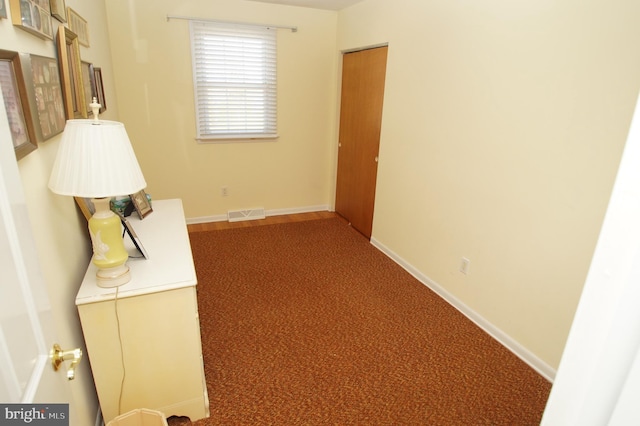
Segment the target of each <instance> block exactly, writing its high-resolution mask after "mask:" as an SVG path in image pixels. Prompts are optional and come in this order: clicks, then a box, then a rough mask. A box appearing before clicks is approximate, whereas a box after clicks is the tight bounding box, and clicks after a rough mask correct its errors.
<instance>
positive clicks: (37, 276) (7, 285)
mask: <svg viewBox="0 0 640 426" xmlns="http://www.w3.org/2000/svg"><path fill="white" fill-rule="evenodd" d="M1 95H2V92H1V91H0V97H1ZM0 277H1V278H0V280H1V282H0V366H1V368H0V402H2V403H70V402H71V396H70V395H71V389H70V385H69V383H68V380H67V376H66V368H67V365H68V362H67V363H65V364H63V366H62V368H61V370H59V371H58V372H54V370H53V368H52V366H51V362H50V359H49V351H50V349H51V348H52V346H53V344H54V343H58V342H57V341H56V336H55V334H54V332H53V328H52V323H53V321H52V318H51V307H50V305H49V297H48V294H47V290H46V287H45V283H44V281H43V277H42V274H41V272H40V266H39V264H38V257H37V253H36V249H35V242H34V239H33V234H32V230H31V225H30V222H29V218H28V215H27V206H26V202H25V197H24V193H23V189H22V183H21V180H20V174H19V171H18V165H17V162H16V159H15V154H14V152H13V144H12V139H11V133H10V130H9V123H8V119H7V113H6V110H5V105H4V101H1V102H0ZM59 343H61V344H63V349H67V348H64V343H65V342H59ZM69 411H70V417H71V418H70V423H69V424H71V425H73V424H74V418H75V414H74V410H73V406H72V405H70V407H69ZM0 414H1V413H0ZM1 418H2V415H0V423H2V421H1Z"/></svg>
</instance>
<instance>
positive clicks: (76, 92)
mask: <svg viewBox="0 0 640 426" xmlns="http://www.w3.org/2000/svg"><path fill="white" fill-rule="evenodd" d="M57 47H58V64H59V65H60V79H61V80H62V92H63V95H64V109H65V113H66V115H67V119H74V118H87V107H86V105H85V99H84V89H83V87H84V86H83V83H82V61H81V59H80V46H79V45H78V36H77V35H76V34H75V33H74V32H73V31H71V30H70V29H69V28H67V27H65V26H62V25H61V26H60V27H59V28H58V40H57Z"/></svg>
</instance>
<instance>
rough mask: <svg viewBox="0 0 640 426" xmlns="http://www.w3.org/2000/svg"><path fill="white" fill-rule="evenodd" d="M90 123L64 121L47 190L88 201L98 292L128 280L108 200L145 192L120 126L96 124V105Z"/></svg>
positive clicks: (117, 224)
mask: <svg viewBox="0 0 640 426" xmlns="http://www.w3.org/2000/svg"><path fill="white" fill-rule="evenodd" d="M91 107H92V109H93V112H94V113H93V116H94V119H85V120H67V123H66V125H65V128H64V133H63V134H62V139H61V140H60V147H59V148H58V154H57V156H56V159H55V162H54V164H53V170H52V172H51V177H50V178H49V189H51V191H53V192H55V193H56V194H60V195H70V196H74V197H82V198H91V199H92V200H91V201H92V202H93V204H94V206H95V213H94V214H93V216H92V217H91V219H89V234H90V235H91V243H92V246H93V258H92V262H93V263H94V264H95V265H96V267H97V268H98V271H97V273H96V279H97V284H98V286H99V287H117V286H120V285H122V284H126V283H128V282H129V280H130V279H131V274H130V272H129V267H128V266H127V264H126V263H127V260H128V258H129V253H128V252H127V250H126V249H125V248H124V241H123V237H122V224H121V222H120V217H119V216H117V215H116V214H114V213H113V212H112V211H111V206H110V202H111V197H114V196H119V195H129V194H135V193H136V192H138V191H140V190H142V189H144V188H145V187H146V186H147V183H146V182H145V180H144V176H143V175H142V171H141V170H140V165H139V164H138V160H137V159H136V156H135V153H134V152H133V148H132V147H131V142H130V141H129V137H128V136H127V132H126V130H125V128H124V124H122V123H119V122H116V121H106V120H99V119H98V109H99V108H100V105H99V104H97V103H96V101H95V99H94V101H93V103H92V104H91Z"/></svg>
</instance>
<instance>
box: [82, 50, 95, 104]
mask: <svg viewBox="0 0 640 426" xmlns="http://www.w3.org/2000/svg"><path fill="white" fill-rule="evenodd" d="M81 68H82V87H83V90H82V93H83V94H84V105H85V109H86V114H87V117H90V116H92V115H93V110H92V109H91V106H90V105H91V103H93V98H96V99H97V98H98V96H97V94H96V80H95V75H94V72H93V64H91V63H89V62H84V61H81Z"/></svg>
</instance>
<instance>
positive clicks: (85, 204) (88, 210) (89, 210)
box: [73, 197, 96, 221]
mask: <svg viewBox="0 0 640 426" xmlns="http://www.w3.org/2000/svg"><path fill="white" fill-rule="evenodd" d="M73 198H74V200H76V204H77V205H78V207H79V208H80V211H81V212H82V215H83V216H84V218H85V219H87V221H88V220H89V219H91V216H93V213H95V211H96V208H95V206H94V205H93V203H92V202H91V198H83V197H73Z"/></svg>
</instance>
